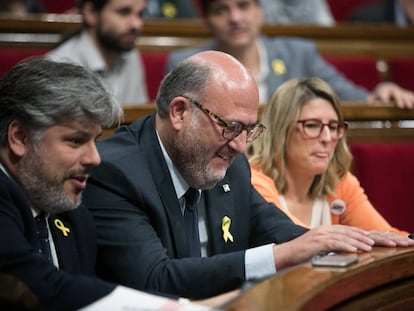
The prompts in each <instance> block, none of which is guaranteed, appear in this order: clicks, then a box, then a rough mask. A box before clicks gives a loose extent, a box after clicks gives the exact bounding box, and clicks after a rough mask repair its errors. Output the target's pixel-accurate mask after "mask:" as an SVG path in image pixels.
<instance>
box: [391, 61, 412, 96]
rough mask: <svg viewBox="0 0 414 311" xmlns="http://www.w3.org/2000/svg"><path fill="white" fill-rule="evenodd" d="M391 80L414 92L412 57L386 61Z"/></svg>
mask: <svg viewBox="0 0 414 311" xmlns="http://www.w3.org/2000/svg"><path fill="white" fill-rule="evenodd" d="M388 67H389V72H390V77H391V81H393V82H395V83H397V84H398V85H400V86H402V87H404V88H407V89H409V90H411V91H413V92H414V78H413V75H414V57H411V58H408V57H407V58H393V59H390V60H389V61H388Z"/></svg>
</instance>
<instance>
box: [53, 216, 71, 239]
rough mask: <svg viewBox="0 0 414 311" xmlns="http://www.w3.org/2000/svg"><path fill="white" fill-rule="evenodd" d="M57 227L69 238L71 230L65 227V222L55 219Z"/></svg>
mask: <svg viewBox="0 0 414 311" xmlns="http://www.w3.org/2000/svg"><path fill="white" fill-rule="evenodd" d="M55 226H56V228H58V229H59V230H60V231H62V233H63V235H64V236H68V232H70V229H69V228H67V227H65V225H64V224H63V222H62V221H61V220H60V219H55Z"/></svg>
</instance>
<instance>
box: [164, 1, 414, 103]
mask: <svg viewBox="0 0 414 311" xmlns="http://www.w3.org/2000/svg"><path fill="white" fill-rule="evenodd" d="M201 5H202V12H203V20H204V23H205V25H206V27H207V29H208V30H209V32H210V33H211V35H212V36H213V38H214V39H213V41H212V42H210V43H208V44H206V45H204V46H200V47H195V48H190V49H184V50H177V51H173V52H172V53H171V54H170V55H169V59H168V63H167V68H166V70H167V71H169V70H171V69H172V67H173V66H174V65H175V64H177V63H178V62H179V61H180V60H182V59H184V58H187V57H188V56H190V55H192V54H195V53H197V52H200V51H206V50H218V51H223V52H226V53H228V54H230V55H233V56H234V57H236V58H237V59H238V60H239V61H240V62H241V63H242V64H243V65H244V66H245V67H246V68H247V69H248V70H249V72H250V73H251V74H252V75H253V77H254V78H255V80H256V82H257V84H258V86H259V92H260V102H261V103H265V102H266V101H267V100H268V99H269V97H270V96H271V94H272V92H273V90H275V89H276V88H277V87H278V86H279V85H280V84H282V83H283V82H285V81H287V80H289V79H292V78H296V77H312V76H316V77H319V78H321V79H323V80H325V81H327V82H328V83H329V84H330V85H331V86H332V88H333V89H334V90H335V92H336V93H337V94H338V96H339V97H340V99H341V100H353V101H355V100H360V101H369V102H372V101H374V100H382V101H391V100H393V101H394V103H395V105H396V106H397V107H400V108H413V107H414V94H413V92H411V91H408V90H405V89H403V88H401V87H400V86H398V85H396V84H395V83H392V82H382V83H379V84H378V85H377V86H376V87H375V89H374V90H373V91H372V92H370V91H368V90H366V89H364V88H363V87H361V86H357V85H355V84H354V83H353V82H351V81H350V80H348V79H346V78H345V77H344V76H343V75H342V74H341V73H339V72H338V71H337V70H336V69H335V68H334V67H333V66H332V65H329V64H328V63H327V62H326V61H325V60H324V59H323V58H322V57H321V55H320V54H319V52H318V50H317V47H316V45H315V43H314V42H312V41H310V40H306V39H301V38H293V37H280V38H277V37H267V36H264V35H261V33H260V30H261V27H262V25H263V10H262V7H261V6H260V2H259V0H201Z"/></svg>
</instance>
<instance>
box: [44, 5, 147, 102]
mask: <svg viewBox="0 0 414 311" xmlns="http://www.w3.org/2000/svg"><path fill="white" fill-rule="evenodd" d="M145 5H146V0H81V1H80V3H79V11H80V13H81V14H82V18H83V25H84V27H83V29H82V30H81V31H80V32H78V33H75V34H74V35H73V36H71V37H70V38H68V39H67V40H66V41H64V42H63V43H62V44H61V45H59V46H58V47H57V48H56V49H54V50H52V51H51V52H49V53H48V56H49V57H50V58H52V59H53V60H56V61H67V62H74V63H77V64H80V65H82V66H85V67H87V68H89V69H90V70H92V71H94V72H96V73H98V74H99V75H101V76H102V77H103V78H104V80H105V81H106V83H107V84H108V85H109V87H110V89H111V90H112V92H113V94H114V95H115V97H116V98H117V100H118V101H119V102H120V103H121V104H145V103H148V100H149V99H148V94H147V86H146V80H145V70H144V67H143V64H142V61H141V57H140V54H139V52H138V50H137V49H136V48H135V41H136V39H137V37H138V36H139V34H140V32H141V31H142V27H143V20H142V14H143V13H144V10H145Z"/></svg>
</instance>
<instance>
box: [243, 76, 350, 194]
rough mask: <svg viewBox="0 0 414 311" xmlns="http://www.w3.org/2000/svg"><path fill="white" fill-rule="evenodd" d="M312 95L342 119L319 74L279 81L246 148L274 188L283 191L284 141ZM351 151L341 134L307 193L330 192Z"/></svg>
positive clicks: (335, 100)
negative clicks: (262, 127)
mask: <svg viewBox="0 0 414 311" xmlns="http://www.w3.org/2000/svg"><path fill="white" fill-rule="evenodd" d="M314 98H323V99H325V100H327V101H329V102H330V103H331V104H332V107H333V108H334V110H335V112H336V114H337V115H338V120H339V121H340V122H343V121H344V120H343V115H342V112H341V109H340V103H339V99H338V97H337V96H336V94H335V92H334V91H333V90H332V88H331V87H330V86H329V84H328V83H326V82H325V81H323V80H321V79H319V78H296V79H291V80H288V81H286V82H285V83H283V84H282V85H280V86H279V87H278V88H277V89H276V90H275V92H274V93H273V95H272V97H271V98H270V100H269V102H268V103H267V104H266V105H265V107H264V110H263V113H262V117H261V122H262V123H263V124H264V125H265V126H266V131H265V132H264V133H263V134H262V135H261V136H260V137H259V138H258V139H256V140H255V141H253V142H252V143H251V144H250V145H249V147H248V149H247V152H246V154H247V157H248V158H249V162H250V163H251V164H253V165H255V166H256V167H258V168H259V169H260V170H261V171H262V172H263V173H264V174H266V175H267V176H269V177H271V178H272V179H273V181H274V183H275V185H276V188H277V189H278V191H279V192H280V193H282V194H284V193H286V191H287V189H288V184H287V181H286V142H287V140H288V139H289V137H290V135H291V134H292V131H293V129H294V128H295V126H296V124H297V121H298V119H299V114H300V111H301V109H302V107H303V106H304V105H305V104H306V103H307V102H309V101H310V100H312V99H314ZM351 161H352V155H351V152H350V151H349V148H348V145H347V143H346V137H345V135H344V136H343V137H342V138H340V139H339V140H338V142H337V145H336V148H335V151H334V155H333V158H332V161H331V162H330V164H329V167H328V169H327V170H326V172H324V173H323V174H321V175H318V176H316V177H315V179H314V180H313V183H312V185H311V188H310V190H309V195H310V196H311V197H316V196H319V195H333V194H334V191H335V188H336V186H337V184H338V182H339V180H340V179H341V177H343V176H344V174H345V173H346V172H347V171H348V170H349V168H350V166H351Z"/></svg>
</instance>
